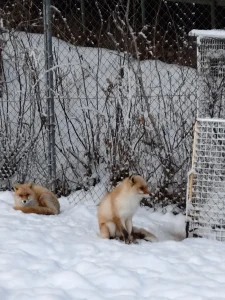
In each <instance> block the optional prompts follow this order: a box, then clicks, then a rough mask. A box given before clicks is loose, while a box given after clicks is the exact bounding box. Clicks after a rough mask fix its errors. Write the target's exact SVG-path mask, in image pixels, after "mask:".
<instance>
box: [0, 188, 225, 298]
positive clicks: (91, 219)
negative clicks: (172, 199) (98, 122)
mask: <svg viewBox="0 0 225 300" xmlns="http://www.w3.org/2000/svg"><path fill="white" fill-rule="evenodd" d="M74 197H76V195H74ZM60 202H61V207H62V212H61V214H60V215H58V216H39V215H33V214H30V215H25V214H23V213H22V212H19V211H14V210H13V194H12V193H11V192H1V193H0V240H1V246H0V299H1V300H12V299H20V300H30V299H38V300H71V299H73V300H75V299H80V300H81V299H82V300H84V299H88V300H89V299H90V300H98V299H102V300H104V299H118V300H120V299H121V300H141V299H150V300H153V299H157V300H159V299H160V300H165V299H182V300H200V299H202V300H206V299H214V300H216V299H225V255H224V253H225V244H224V243H221V242H218V241H209V240H206V239H184V240H180V239H181V238H182V236H183V235H184V225H185V219H184V216H181V215H177V216H172V215H171V214H170V213H167V214H165V215H163V214H161V213H159V212H158V213H152V212H150V211H147V210H146V209H144V208H140V209H139V211H138V213H137V215H136V216H135V218H134V224H135V225H137V226H143V227H145V228H146V229H148V230H151V231H152V232H153V233H154V234H155V235H156V236H157V237H158V239H159V242H157V243H148V242H145V241H140V242H139V244H138V245H125V244H123V243H122V242H119V241H114V240H102V239H100V237H99V235H98V224H97V218H96V213H97V206H96V205H95V204H94V202H93V201H92V202H91V201H87V202H86V204H83V203H80V204H77V205H74V206H72V205H71V204H69V201H68V199H66V198H61V199H60ZM71 203H75V201H72V202H71ZM178 240H180V241H178Z"/></svg>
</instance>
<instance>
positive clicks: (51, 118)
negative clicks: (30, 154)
mask: <svg viewBox="0 0 225 300" xmlns="http://www.w3.org/2000/svg"><path fill="white" fill-rule="evenodd" d="M43 11H44V13H43V15H44V49H45V72H46V101H47V119H48V175H49V178H48V185H49V188H51V190H52V191H55V179H56V151H55V110H54V94H53V70H52V67H53V55H52V22H51V18H52V11H51V0H44V1H43Z"/></svg>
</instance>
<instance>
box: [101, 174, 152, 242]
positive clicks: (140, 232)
mask: <svg viewBox="0 0 225 300" xmlns="http://www.w3.org/2000/svg"><path fill="white" fill-rule="evenodd" d="M146 196H147V197H148V196H149V189H148V186H147V183H146V181H145V180H144V179H143V178H142V177H141V176H139V175H132V176H130V177H127V178H126V179H124V180H123V181H122V182H121V183H120V184H119V185H118V186H117V187H116V188H115V189H114V190H113V191H112V192H110V193H108V194H107V195H106V196H105V197H104V198H103V199H102V201H101V202H100V205H99V208H98V223H99V228H100V236H101V238H103V239H112V238H121V239H123V240H124V242H125V243H126V244H130V243H136V239H137V238H142V239H145V240H148V241H156V237H155V236H154V235H153V234H152V233H150V232H148V231H146V230H144V229H139V228H137V227H133V224H132V218H133V215H134V214H135V212H136V211H137V209H138V207H139V205H140V201H141V199H142V198H144V197H146Z"/></svg>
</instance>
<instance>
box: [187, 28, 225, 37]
mask: <svg viewBox="0 0 225 300" xmlns="http://www.w3.org/2000/svg"><path fill="white" fill-rule="evenodd" d="M189 36H196V37H203V38H204V37H206V38H217V39H225V30H222V29H212V30H201V29H193V30H191V31H190V32H189Z"/></svg>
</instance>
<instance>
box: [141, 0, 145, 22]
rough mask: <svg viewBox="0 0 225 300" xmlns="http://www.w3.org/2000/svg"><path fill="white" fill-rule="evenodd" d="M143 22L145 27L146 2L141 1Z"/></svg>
mask: <svg viewBox="0 0 225 300" xmlns="http://www.w3.org/2000/svg"><path fill="white" fill-rule="evenodd" d="M141 22H142V26H145V0H141Z"/></svg>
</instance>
